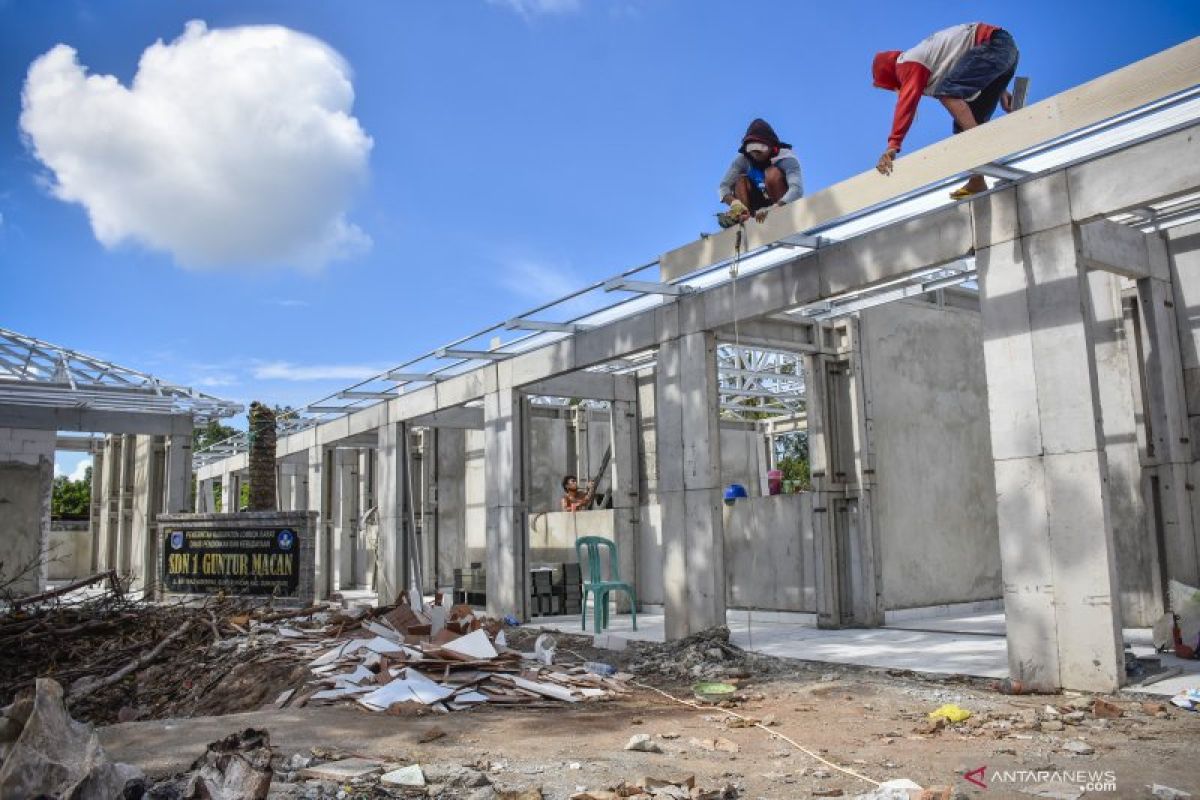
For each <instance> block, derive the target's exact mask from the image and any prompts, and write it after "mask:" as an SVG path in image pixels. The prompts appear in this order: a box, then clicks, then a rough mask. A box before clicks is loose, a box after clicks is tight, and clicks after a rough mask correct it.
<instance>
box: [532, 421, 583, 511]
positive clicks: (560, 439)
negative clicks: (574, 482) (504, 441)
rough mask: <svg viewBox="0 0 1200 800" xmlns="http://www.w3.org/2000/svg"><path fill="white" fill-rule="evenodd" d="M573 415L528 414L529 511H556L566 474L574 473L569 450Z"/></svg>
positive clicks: (570, 448)
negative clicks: (567, 416) (570, 418)
mask: <svg viewBox="0 0 1200 800" xmlns="http://www.w3.org/2000/svg"><path fill="white" fill-rule="evenodd" d="M570 413H571V412H570V411H569V410H567V411H561V412H560V411H558V410H549V409H547V410H542V409H535V410H534V411H533V412H532V413H530V415H529V486H528V487H527V491H528V494H529V511H530V513H537V512H539V511H555V510H557V509H558V499H559V497H560V496H561V495H562V488H561V487H562V479H563V476H564V475H567V474H568V473H573V472H575V464H573V463H572V462H571V459H570V457H569V452H568V451H569V450H573V449H574V447H568V444H570V443H569V441H568V440H569V437H571V436H573V435H574V434H573V432H572V431H571V430H570V428H569V426H570V420H569V419H568V418H565V417H564V416H562V415H564V414H566V415H569V414H570Z"/></svg>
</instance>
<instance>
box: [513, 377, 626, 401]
mask: <svg viewBox="0 0 1200 800" xmlns="http://www.w3.org/2000/svg"><path fill="white" fill-rule="evenodd" d="M520 388H521V391H522V392H523V393H525V394H528V395H542V396H545V397H581V398H584V399H586V400H609V401H612V400H621V401H626V402H628V401H630V400H633V399H634V396H635V395H636V393H637V389H636V386H635V382H634V380H633V378H632V377H631V376H629V375H612V374H609V373H606V372H586V371H584V370H580V371H578V372H572V373H570V374H567V375H558V376H557V377H554V378H547V379H546V380H544V381H537V382H535V383H529V384H526V385H524V386H522V387H520Z"/></svg>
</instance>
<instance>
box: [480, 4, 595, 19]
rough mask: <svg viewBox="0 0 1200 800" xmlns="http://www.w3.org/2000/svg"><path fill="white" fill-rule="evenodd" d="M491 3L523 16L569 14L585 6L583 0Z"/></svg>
mask: <svg viewBox="0 0 1200 800" xmlns="http://www.w3.org/2000/svg"><path fill="white" fill-rule="evenodd" d="M487 1H488V4H489V5H493V6H500V7H501V8H507V9H509V10H510V11H515V12H516V13H518V14H520V15H521V16H522V17H525V18H529V17H532V16H534V15H537V14H569V13H571V12H573V11H578V10H579V9H580V8H582V7H583V3H582V0H487Z"/></svg>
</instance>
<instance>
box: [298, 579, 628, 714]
mask: <svg viewBox="0 0 1200 800" xmlns="http://www.w3.org/2000/svg"><path fill="white" fill-rule="evenodd" d="M360 613H361V614H362V617H361V618H360V619H359V620H358V621H357V622H356V623H355V624H353V625H345V624H342V625H339V626H338V628H337V630H336V631H333V630H332V629H331V626H330V625H324V626H321V627H307V628H306V627H304V626H300V625H296V626H286V627H281V628H278V629H277V630H278V633H279V635H280V636H282V637H284V642H285V644H286V647H287V648H288V649H290V650H291V651H292V652H293V653H295V654H297V655H298V656H303V657H304V658H306V659H309V660H308V661H307V666H308V670H309V675H308V677H307V679H306V680H305V682H304V685H303V686H300V687H295V688H293V689H288V690H285V691H284V692H282V693H281V694H280V695H279V696H278V697H277V698H276V701H275V704H276V705H277V706H278V707H281V708H282V707H288V706H292V707H299V706H304V705H308V704H323V703H344V702H353V703H356V704H357V705H358V706H360V707H362V708H365V709H367V710H369V711H376V712H388V711H392V712H393V713H399V712H401V711H402V710H404V709H403V706H404V704H408V703H416V704H419V705H421V706H426V707H428V708H430V709H432V710H433V711H437V712H449V711H458V710H462V709H465V708H469V707H470V706H473V705H477V704H480V703H500V704H521V705H530V704H540V703H546V702H553V703H563V702H566V703H577V702H581V701H587V700H601V699H611V698H615V697H617V696H619V695H622V694H625V693H627V692H628V689H627V687H626V680H627V679H628V678H629V676H627V675H623V674H612V675H608V674H597V673H596V672H590V671H588V670H587V669H585V668H584V667H581V666H575V667H568V666H563V665H557V664H554V663H552V662H553V656H551V655H549V654H548V653H547V652H546V651H544V650H542V649H541V648H538V650H536V651H535V652H529V653H521V652H518V651H516V650H513V649H510V648H509V647H508V646H507V640H506V637H505V634H504V630H503V628H502V626H501V624H500V623H499V622H497V621H495V620H487V619H484V618H482V617H480V616H479V615H477V614H476V613H475V612H474V611H472V609H471V608H470V607H469V606H465V605H460V606H455V607H454V608H451V609H447V608H446V607H445V606H442V605H440V604H436V603H435V604H434V605H430V606H426V607H425V608H423V609H420V610H414V609H413V608H412V607H411V606H409V605H408V604H407V603H403V602H402V603H400V604H399V605H397V606H395V607H393V608H391V609H390V610H387V611H385V612H384V613H375V614H372V613H371V612H369V611H367V610H365V609H364V610H361V611H360Z"/></svg>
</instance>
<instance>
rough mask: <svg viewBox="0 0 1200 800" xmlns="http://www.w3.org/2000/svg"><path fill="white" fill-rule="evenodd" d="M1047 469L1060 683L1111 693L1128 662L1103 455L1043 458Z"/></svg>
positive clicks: (1070, 454)
mask: <svg viewBox="0 0 1200 800" xmlns="http://www.w3.org/2000/svg"><path fill="white" fill-rule="evenodd" d="M1044 468H1045V474H1046V498H1047V505H1046V508H1047V517H1048V521H1049V526H1050V544H1051V552H1052V554H1053V563H1054V584H1055V592H1054V594H1055V612H1056V624H1057V628H1058V650H1059V653H1058V658H1059V670H1060V673H1061V678H1062V685H1063V686H1064V687H1067V688H1071V689H1079V690H1086V691H1096V692H1109V691H1114V690H1115V689H1117V688H1118V687H1119V686H1120V685H1121V684H1122V683H1123V682H1124V680H1125V661H1124V657H1123V655H1122V644H1121V613H1120V608H1119V596H1118V594H1117V592H1118V583H1117V570H1116V560H1115V548H1114V543H1113V533H1112V524H1111V518H1110V514H1109V508H1108V490H1107V487H1106V484H1107V479H1108V472H1107V469H1106V467H1105V462H1104V457H1103V455H1102V454H1101V453H1065V454H1061V455H1047V456H1046V457H1045V461H1044Z"/></svg>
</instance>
